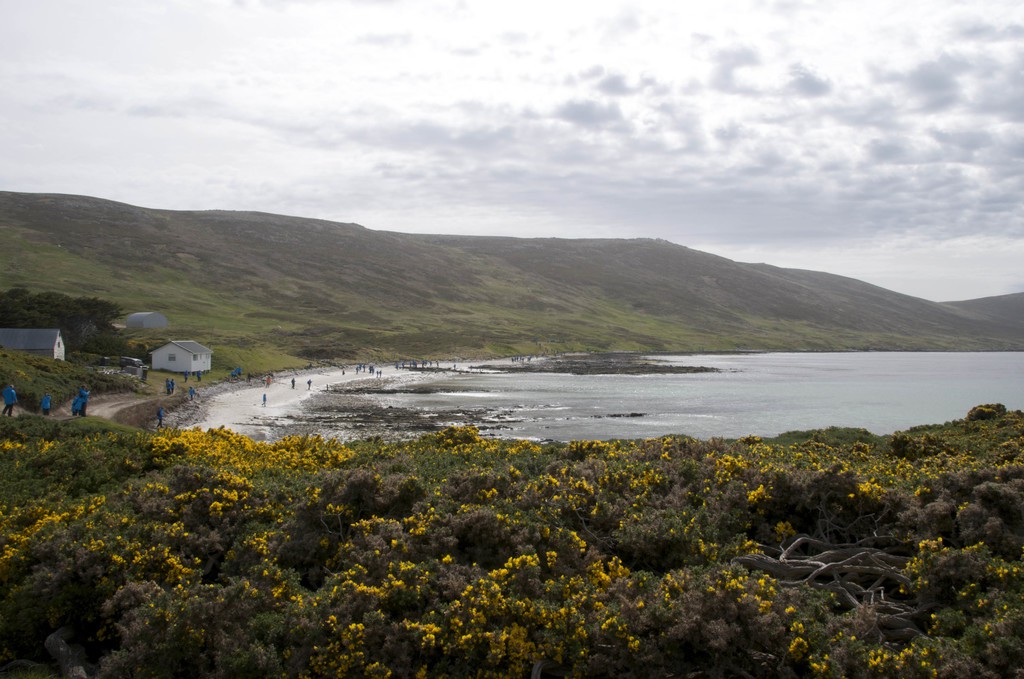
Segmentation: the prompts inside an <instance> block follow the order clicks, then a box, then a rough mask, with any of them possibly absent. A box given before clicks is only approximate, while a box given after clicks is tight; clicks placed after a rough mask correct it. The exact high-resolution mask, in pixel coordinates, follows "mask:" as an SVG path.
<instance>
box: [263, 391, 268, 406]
mask: <svg viewBox="0 0 1024 679" xmlns="http://www.w3.org/2000/svg"><path fill="white" fill-rule="evenodd" d="M263 407H264V408H266V407H267V393H266V392H263Z"/></svg>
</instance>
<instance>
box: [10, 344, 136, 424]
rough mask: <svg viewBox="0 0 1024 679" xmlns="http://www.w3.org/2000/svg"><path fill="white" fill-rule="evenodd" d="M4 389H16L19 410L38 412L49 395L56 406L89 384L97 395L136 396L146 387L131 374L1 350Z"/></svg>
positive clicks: (89, 387) (68, 399)
mask: <svg viewBox="0 0 1024 679" xmlns="http://www.w3.org/2000/svg"><path fill="white" fill-rule="evenodd" d="M0 382H2V383H3V384H2V385H0V388H3V387H5V386H7V385H8V384H10V385H13V386H14V390H15V391H16V392H17V394H18V406H19V409H24V410H27V411H29V412H38V410H39V401H40V399H42V397H43V394H46V393H49V394H50V396H51V397H52V399H53V406H54V408H57V407H58V406H59V405H61V404H63V403H65V402H67V401H70V400H71V399H72V398H73V397H74V395H75V394H76V393H77V392H78V390H79V388H80V387H81V386H83V385H85V386H86V387H87V388H88V389H89V390H90V391H91V392H92V393H93V394H97V395H98V394H105V393H107V394H109V393H132V392H135V391H138V390H139V389H141V388H142V386H143V385H142V384H141V383H140V382H139V381H138V380H136V379H134V378H130V377H128V376H127V375H121V374H116V373H108V372H102V371H97V370H93V369H90V368H88V367H84V366H82V365H78V364H75V363H72V362H70V361H54V360H53V359H50V358H46V357H43V356H33V355H32V354H28V353H25V352H23V351H5V350H4V349H0Z"/></svg>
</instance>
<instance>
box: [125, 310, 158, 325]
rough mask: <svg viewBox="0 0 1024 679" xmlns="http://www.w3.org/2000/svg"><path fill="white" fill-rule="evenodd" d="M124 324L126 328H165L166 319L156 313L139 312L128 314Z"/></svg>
mask: <svg viewBox="0 0 1024 679" xmlns="http://www.w3.org/2000/svg"><path fill="white" fill-rule="evenodd" d="M124 324H125V327H128V328H166V327H167V317H166V316H164V315H163V314H162V313H160V312H158V311H140V312H138V313H134V314H128V318H127V319H126V320H125V323H124Z"/></svg>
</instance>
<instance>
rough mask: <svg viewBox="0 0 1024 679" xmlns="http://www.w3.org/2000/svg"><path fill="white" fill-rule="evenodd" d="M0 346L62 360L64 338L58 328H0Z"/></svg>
mask: <svg viewBox="0 0 1024 679" xmlns="http://www.w3.org/2000/svg"><path fill="white" fill-rule="evenodd" d="M0 347H3V348H4V349H16V350H18V351H24V352H26V353H29V354H34V355H36V356H46V357H47V358H52V359H55V360H57V361H63V360H64V338H63V337H61V335H60V329H58V328H53V329H50V328H47V329H35V328H0Z"/></svg>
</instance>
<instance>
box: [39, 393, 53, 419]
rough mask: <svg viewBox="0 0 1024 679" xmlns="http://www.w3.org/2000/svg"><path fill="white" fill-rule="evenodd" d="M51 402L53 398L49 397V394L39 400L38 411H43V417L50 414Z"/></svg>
mask: <svg viewBox="0 0 1024 679" xmlns="http://www.w3.org/2000/svg"><path fill="white" fill-rule="evenodd" d="M52 401H53V397H52V396H50V392H46V393H45V394H43V397H42V398H41V399H39V409H40V410H42V411H43V415H49V414H50V403H51V402H52Z"/></svg>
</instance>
